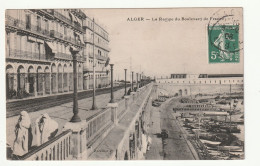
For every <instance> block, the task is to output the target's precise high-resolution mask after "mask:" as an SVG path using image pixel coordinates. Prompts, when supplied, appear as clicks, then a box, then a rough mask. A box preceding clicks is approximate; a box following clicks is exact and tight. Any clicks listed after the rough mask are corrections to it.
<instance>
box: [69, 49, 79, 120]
mask: <svg viewBox="0 0 260 166" xmlns="http://www.w3.org/2000/svg"><path fill="white" fill-rule="evenodd" d="M70 51H71V53H72V57H73V84H74V85H73V87H74V88H73V89H74V92H73V114H74V115H73V117H72V118H71V120H70V122H73V123H76V122H80V121H81V119H80V117H79V115H78V113H79V110H78V86H77V84H78V81H77V53H78V52H79V51H77V50H76V51H75V50H73V49H70Z"/></svg>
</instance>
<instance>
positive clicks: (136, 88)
mask: <svg viewBox="0 0 260 166" xmlns="http://www.w3.org/2000/svg"><path fill="white" fill-rule="evenodd" d="M137 89H138V73H136V90H137Z"/></svg>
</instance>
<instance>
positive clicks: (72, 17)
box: [69, 13, 77, 22]
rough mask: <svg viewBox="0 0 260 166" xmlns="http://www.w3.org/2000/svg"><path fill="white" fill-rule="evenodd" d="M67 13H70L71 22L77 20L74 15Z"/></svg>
mask: <svg viewBox="0 0 260 166" xmlns="http://www.w3.org/2000/svg"><path fill="white" fill-rule="evenodd" d="M69 14H70V15H71V19H72V22H74V21H77V20H76V17H75V16H74V15H73V14H72V13H69Z"/></svg>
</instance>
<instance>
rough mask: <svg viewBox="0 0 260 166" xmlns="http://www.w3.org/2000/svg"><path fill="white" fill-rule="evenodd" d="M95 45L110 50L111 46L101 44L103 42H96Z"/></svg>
mask: <svg viewBox="0 0 260 166" xmlns="http://www.w3.org/2000/svg"><path fill="white" fill-rule="evenodd" d="M95 45H96V46H97V47H100V48H101V49H104V50H106V51H110V48H109V47H108V46H107V45H106V44H101V43H98V42H95Z"/></svg>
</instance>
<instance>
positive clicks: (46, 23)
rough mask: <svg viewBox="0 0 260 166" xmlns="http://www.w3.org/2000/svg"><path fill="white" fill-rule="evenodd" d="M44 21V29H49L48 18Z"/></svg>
mask: <svg viewBox="0 0 260 166" xmlns="http://www.w3.org/2000/svg"><path fill="white" fill-rule="evenodd" d="M44 22H45V30H46V31H49V22H48V20H45V21H44Z"/></svg>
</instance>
